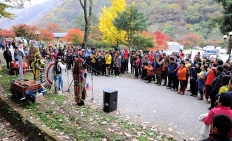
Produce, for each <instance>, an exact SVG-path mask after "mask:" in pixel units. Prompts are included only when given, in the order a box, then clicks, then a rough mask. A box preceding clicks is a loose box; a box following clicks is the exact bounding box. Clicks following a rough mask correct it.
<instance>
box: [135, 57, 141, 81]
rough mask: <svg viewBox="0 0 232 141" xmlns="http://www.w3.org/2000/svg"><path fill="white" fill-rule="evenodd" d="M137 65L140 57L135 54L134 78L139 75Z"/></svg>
mask: <svg viewBox="0 0 232 141" xmlns="http://www.w3.org/2000/svg"><path fill="white" fill-rule="evenodd" d="M139 65H140V58H139V56H138V55H137V56H136V61H135V76H134V78H135V79H138V77H139Z"/></svg>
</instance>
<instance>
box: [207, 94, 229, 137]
mask: <svg viewBox="0 0 232 141" xmlns="http://www.w3.org/2000/svg"><path fill="white" fill-rule="evenodd" d="M218 99H219V100H218V106H217V107H215V108H213V109H211V110H210V112H209V114H208V115H207V116H206V117H205V119H204V123H205V125H210V124H212V121H213V117H214V116H215V115H219V114H223V115H226V116H228V117H230V119H232V110H231V109H230V105H231V100H232V97H231V96H230V95H228V94H226V93H222V94H221V95H220V97H219V98H218ZM212 130H213V129H212V128H211V129H210V133H212ZM231 131H232V130H230V133H229V137H230V138H232V132H231ZM210 138H212V137H211V136H210Z"/></svg>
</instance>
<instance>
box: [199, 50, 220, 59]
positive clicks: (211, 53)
mask: <svg viewBox="0 0 232 141" xmlns="http://www.w3.org/2000/svg"><path fill="white" fill-rule="evenodd" d="M210 55H217V51H216V50H206V51H205V52H204V53H203V54H202V57H203V58H204V57H207V58H209V56H210Z"/></svg>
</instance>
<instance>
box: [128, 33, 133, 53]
mask: <svg viewBox="0 0 232 141" xmlns="http://www.w3.org/2000/svg"><path fill="white" fill-rule="evenodd" d="M131 46H132V33H131V31H130V32H129V43H128V47H129V52H130V49H131Z"/></svg>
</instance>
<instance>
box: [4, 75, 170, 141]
mask: <svg viewBox="0 0 232 141" xmlns="http://www.w3.org/2000/svg"><path fill="white" fill-rule="evenodd" d="M0 75H2V78H1V79H0V83H1V85H2V87H3V88H4V89H5V90H6V92H7V94H8V98H9V99H10V100H13V101H14V102H15V104H17V105H18V106H19V107H21V108H22V109H23V111H24V112H27V116H28V117H29V118H30V119H34V120H37V121H40V124H41V126H42V127H43V128H44V129H45V130H48V131H50V132H52V133H53V136H56V137H58V138H59V139H60V140H72V141H74V140H77V141H80V140H81V141H91V140H93V141H102V140H105V141H116V140H117V141H123V140H128V141H130V140H134V141H136V140H139V141H147V140H160V141H173V139H172V136H170V135H165V134H163V133H160V132H159V131H158V130H157V129H156V127H154V126H153V127H152V126H145V125H136V124H133V123H131V122H130V120H129V119H122V118H119V117H116V116H113V115H111V114H107V113H104V112H103V111H102V110H99V109H97V108H94V107H93V106H91V105H90V104H88V103H87V104H86V106H83V107H78V106H76V105H75V104H74V103H73V94H70V93H66V94H65V95H56V94H47V95H46V98H45V100H44V101H42V102H40V103H34V104H28V103H26V102H21V101H19V100H18V99H19V98H15V97H13V96H12V95H11V94H10V91H9V87H10V84H11V82H12V80H13V79H15V78H18V77H17V76H11V75H8V74H7V72H6V71H2V72H0ZM25 78H26V79H32V75H31V74H30V73H28V74H27V75H25ZM91 104H92V103H91Z"/></svg>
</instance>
